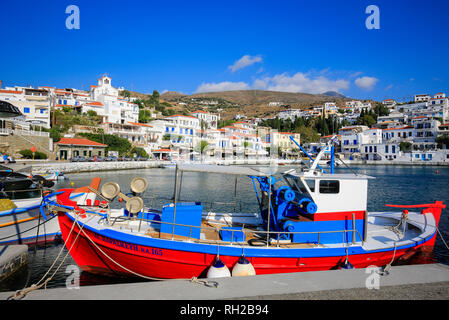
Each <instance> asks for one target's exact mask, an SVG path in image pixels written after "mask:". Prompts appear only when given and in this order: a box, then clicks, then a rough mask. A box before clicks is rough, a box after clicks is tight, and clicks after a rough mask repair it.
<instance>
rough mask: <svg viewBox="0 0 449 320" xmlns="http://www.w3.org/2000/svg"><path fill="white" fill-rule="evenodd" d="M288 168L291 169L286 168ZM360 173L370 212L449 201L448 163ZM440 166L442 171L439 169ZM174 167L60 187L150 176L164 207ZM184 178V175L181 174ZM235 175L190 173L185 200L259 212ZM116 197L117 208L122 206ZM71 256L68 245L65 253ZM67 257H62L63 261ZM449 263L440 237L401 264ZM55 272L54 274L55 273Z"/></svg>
mask: <svg viewBox="0 0 449 320" xmlns="http://www.w3.org/2000/svg"><path fill="white" fill-rule="evenodd" d="M280 169H281V170H282V171H287V170H288V169H291V167H288V166H285V167H282V168H280ZM351 169H352V170H354V171H355V172H357V173H359V174H366V175H369V176H372V177H375V179H371V180H369V182H368V210H369V211H386V210H391V209H390V208H387V207H385V205H386V204H422V203H433V202H435V201H437V200H440V201H443V202H444V203H445V204H446V205H448V204H449V189H448V182H449V168H442V167H409V166H355V167H352V168H351ZM437 170H438V173H437ZM336 171H337V173H344V172H348V173H349V172H351V171H350V170H349V169H346V168H342V167H339V168H337V169H336ZM174 173H175V171H174V169H143V170H142V169H141V170H124V171H117V172H100V173H77V174H70V175H69V174H68V175H67V176H68V177H69V178H70V180H65V181H60V182H58V184H57V185H56V187H57V188H66V187H68V188H70V187H71V185H70V183H71V182H73V183H74V186H75V187H80V186H84V185H88V184H90V181H91V179H92V177H94V176H98V177H101V178H102V183H104V182H108V181H115V182H117V183H118V184H119V185H120V187H121V188H122V191H124V193H126V192H129V190H130V188H129V185H130V182H131V180H132V179H133V178H134V177H136V176H139V177H145V178H146V179H147V180H148V183H149V187H148V189H147V191H146V192H145V194H144V195H143V196H142V198H143V199H144V201H145V202H146V203H147V205H148V204H152V206H155V207H160V206H162V205H163V204H165V203H168V202H169V200H168V199H171V198H172V197H173V192H174ZM180 179H181V178H180ZM235 183H236V181H235V176H231V175H228V176H226V175H218V174H206V173H184V174H183V175H182V189H181V199H182V200H194V201H203V202H204V203H205V208H206V209H208V210H212V211H228V212H232V211H233V210H234V208H235V207H236V210H237V211H240V208H241V209H242V211H245V212H256V211H257V209H258V205H257V200H256V196H255V193H254V190H253V186H252V182H251V180H250V179H248V178H247V177H239V178H238V179H237V197H236V201H234V192H235ZM117 205H118V202H117V201H115V202H114V203H113V206H117ZM448 212H449V211H448V209H447V208H446V209H444V210H443V214H442V217H441V221H440V231H441V233H442V234H443V235H444V236H445V238H446V239H447V240H449V222H448ZM61 248H62V245H56V246H52V247H48V248H46V249H40V250H37V252H34V251H30V258H29V260H30V262H29V265H28V267H27V268H24V270H23V271H22V272H21V273H19V274H18V275H17V276H16V277H14V278H13V279H10V281H8V282H5V283H3V284H1V286H0V290H1V291H9V290H17V289H21V288H23V287H24V286H25V285H30V284H33V283H36V282H37V281H39V280H40V279H41V278H42V276H43V275H45V273H46V272H47V270H48V268H49V267H50V266H51V265H52V263H53V262H54V260H55V258H56V256H57V255H58V253H59V251H60V250H61ZM65 254H66V250H65V249H63V254H62V257H64V256H65ZM62 257H61V259H62ZM434 262H440V263H449V251H448V249H447V248H446V247H445V245H444V243H443V242H442V241H441V239H440V238H439V237H437V241H436V245H435V250H434V252H432V253H420V254H417V255H414V256H412V257H411V258H410V259H409V260H407V261H401V262H398V264H410V263H434ZM70 265H75V262H74V261H73V259H72V258H71V257H70V255H68V256H67V258H66V259H65V261H64V264H63V265H62V266H61V268H60V269H59V271H58V272H57V273H56V274H55V276H54V278H53V280H52V281H51V282H50V283H49V284H48V286H47V287H48V288H51V287H64V286H65V285H66V279H67V277H68V276H69V274H70V273H66V271H67V270H70V269H67V267H68V266H70ZM50 274H51V273H50ZM131 281H142V279H135V280H130V279H111V278H108V277H101V276H98V275H92V274H89V273H86V272H82V273H81V277H80V285H98V284H110V283H119V282H131Z"/></svg>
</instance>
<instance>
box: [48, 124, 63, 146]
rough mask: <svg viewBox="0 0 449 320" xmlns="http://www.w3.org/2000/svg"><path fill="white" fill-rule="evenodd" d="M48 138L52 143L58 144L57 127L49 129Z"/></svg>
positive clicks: (58, 133) (59, 136)
mask: <svg viewBox="0 0 449 320" xmlns="http://www.w3.org/2000/svg"><path fill="white" fill-rule="evenodd" d="M50 138H52V139H53V142H58V141H59V140H61V132H60V130H59V128H58V127H53V128H51V129H50Z"/></svg>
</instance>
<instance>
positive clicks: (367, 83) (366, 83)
mask: <svg viewBox="0 0 449 320" xmlns="http://www.w3.org/2000/svg"><path fill="white" fill-rule="evenodd" d="M378 81H379V79H377V78H374V77H361V78H357V79H355V81H354V83H355V85H356V86H357V87H359V88H361V89H365V90H372V89H373V88H374V86H375V85H376V83H377V82H378Z"/></svg>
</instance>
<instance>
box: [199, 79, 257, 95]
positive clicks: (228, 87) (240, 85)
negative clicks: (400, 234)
mask: <svg viewBox="0 0 449 320" xmlns="http://www.w3.org/2000/svg"><path fill="white" fill-rule="evenodd" d="M248 87H249V85H248V84H247V83H245V82H231V81H223V82H219V83H214V82H212V83H204V82H203V83H202V84H201V85H200V86H199V87H198V89H196V92H197V93H201V92H217V91H232V90H246V89H248Z"/></svg>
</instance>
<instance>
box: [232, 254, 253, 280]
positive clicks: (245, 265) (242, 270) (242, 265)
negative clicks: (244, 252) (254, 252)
mask: <svg viewBox="0 0 449 320" xmlns="http://www.w3.org/2000/svg"><path fill="white" fill-rule="evenodd" d="M255 275H256V270H255V269H254V267H253V265H252V264H251V262H249V260H248V259H246V258H245V257H244V256H241V257H240V259H239V261H237V263H236V264H235V266H234V268H232V276H233V277H246V276H255Z"/></svg>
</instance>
